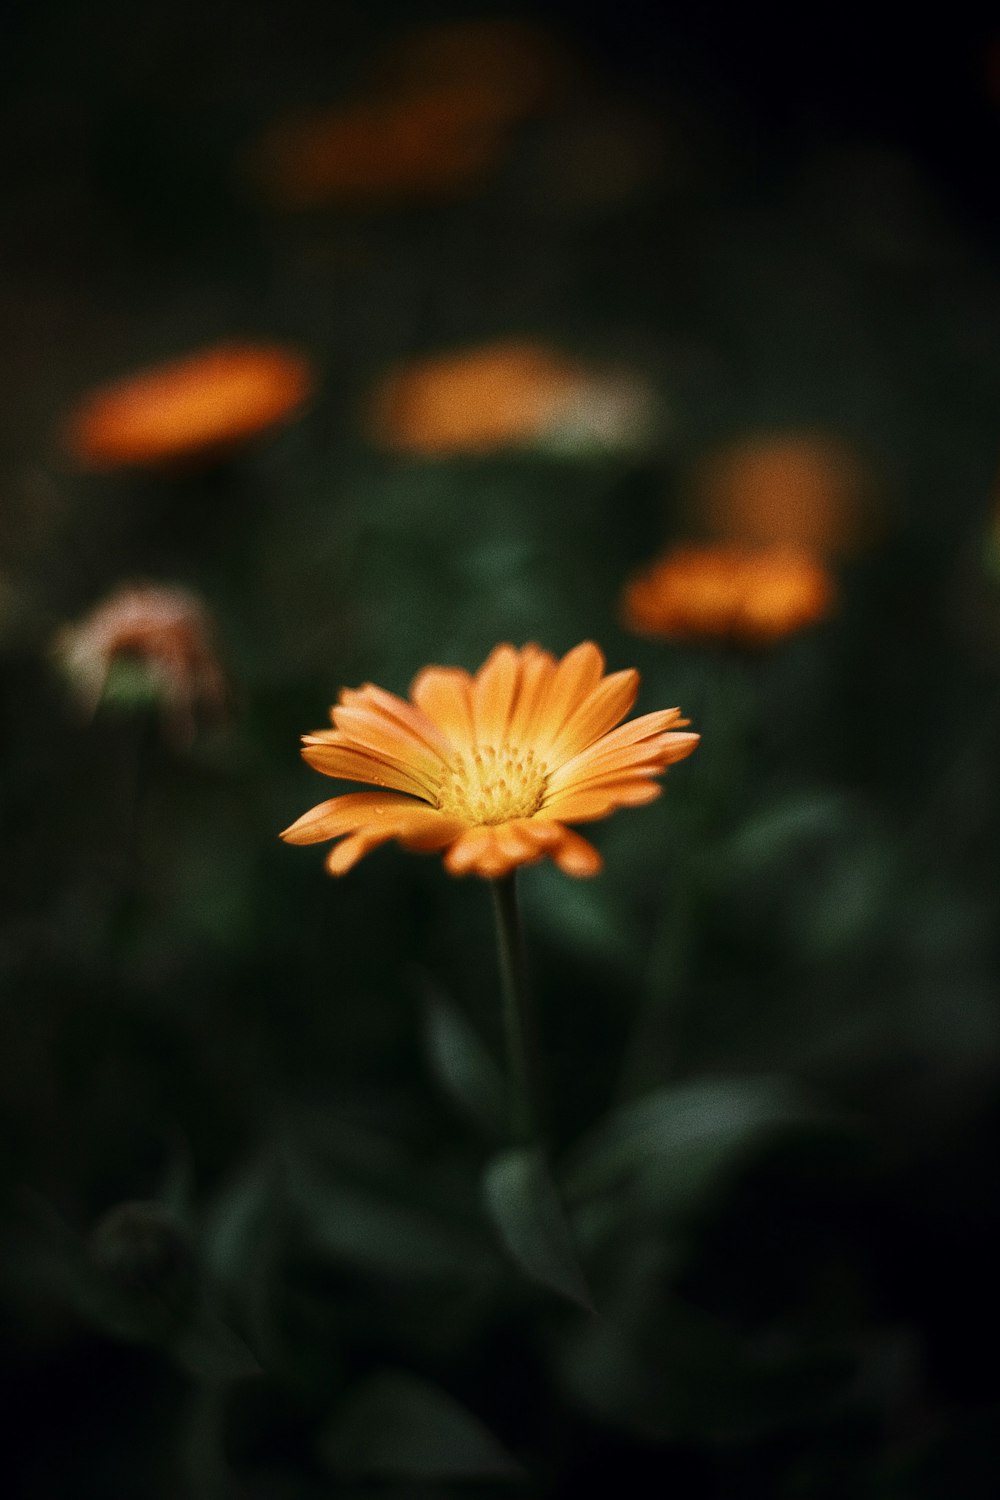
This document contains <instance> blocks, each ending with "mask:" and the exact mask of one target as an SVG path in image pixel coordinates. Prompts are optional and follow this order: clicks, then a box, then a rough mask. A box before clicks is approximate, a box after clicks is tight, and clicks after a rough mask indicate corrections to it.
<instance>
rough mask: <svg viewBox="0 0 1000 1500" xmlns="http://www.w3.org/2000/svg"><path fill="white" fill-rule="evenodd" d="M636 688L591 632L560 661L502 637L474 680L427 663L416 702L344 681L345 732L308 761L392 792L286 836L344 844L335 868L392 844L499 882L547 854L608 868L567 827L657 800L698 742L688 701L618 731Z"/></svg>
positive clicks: (313, 745) (632, 675)
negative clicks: (667, 775)
mask: <svg viewBox="0 0 1000 1500" xmlns="http://www.w3.org/2000/svg"><path fill="white" fill-rule="evenodd" d="M638 688H639V674H638V673H637V672H635V671H632V670H628V671H624V672H614V673H612V674H611V675H610V676H605V675H604V657H603V655H602V654H601V652H600V651H599V650H598V648H597V646H595V645H594V644H593V642H591V641H584V642H583V644H582V645H580V646H577V647H575V648H574V650H572V651H570V652H569V653H568V655H566V656H564V657H563V658H562V659H561V660H557V659H556V658H555V657H554V656H552V655H551V654H550V653H549V652H548V651H543V650H542V649H541V648H540V647H538V646H535V645H528V646H525V647H524V648H523V649H522V650H520V651H519V650H516V649H515V648H514V647H513V646H509V645H501V646H497V647H495V648H494V650H493V651H492V652H491V654H490V656H489V657H488V658H487V660H486V661H485V663H484V664H483V666H481V667H480V669H479V671H478V672H476V673H475V674H474V675H472V676H470V674H469V673H468V672H465V671H462V670H461V669H460V668H458V667H425V668H424V669H423V671H421V672H419V673H418V674H417V676H416V678H415V679H414V681H413V684H412V686H411V688H410V697H409V701H407V700H405V699H402V698H397V697H395V696H394V695H393V694H392V693H387V692H385V691H384V690H383V689H382V688H378V687H374V686H373V685H372V684H370V683H369V684H366V685H365V686H364V687H361V688H359V689H357V690H356V691H352V690H350V689H346V688H345V689H344V690H343V691H342V692H341V695H340V699H339V702H338V703H337V704H336V706H335V707H334V708H332V709H331V710H330V715H331V718H332V721H333V724H334V728H333V729H324V730H318V731H317V732H316V733H315V734H308V735H305V736H304V737H303V744H304V746H305V748H304V750H303V751H302V755H303V758H304V759H305V760H306V761H307V762H308V763H309V765H311V766H313V767H314V769H315V770H317V771H322V772H323V774H324V775H326V776H335V777H339V778H342V779H344V780H346V781H363V782H369V783H372V784H374V785H375V786H378V787H380V788H391V789H392V790H391V791H386V790H380V791H377V792H352V793H348V794H347V795H346V796H343V797H334V798H332V799H331V800H330V801H328V802H321V803H320V804H319V806H318V807H314V808H313V809H312V810H311V811H310V812H307V813H306V814H305V815H304V816H303V817H301V818H299V819H298V821H297V822H296V823H293V824H292V826H291V827H290V828H287V829H286V830H285V832H284V833H283V834H282V835H281V836H282V838H283V839H286V840H287V841H288V842H289V843H291V844H314V843H319V842H321V841H322V840H324V839H339V840H340V842H338V843H336V844H334V846H333V848H332V849H331V850H330V853H329V854H328V855H327V859H326V868H327V870H328V871H329V872H330V874H332V875H342V874H344V873H345V871H347V870H349V869H350V868H351V867H352V865H354V864H356V862H357V861H358V860H359V859H360V858H361V857H362V855H365V854H367V853H368V852H369V850H371V849H375V848H377V847H378V845H379V844H383V843H385V842H386V841H387V840H390V839H396V840H397V841H398V842H399V843H401V844H402V845H404V847H406V848H408V849H415V850H437V849H445V850H446V851H447V852H446V854H445V857H444V862H445V866H446V868H447V869H448V871H449V872H450V873H451V874H452V875H467V874H475V875H481V876H483V877H484V878H488V879H495V878H497V877H499V876H501V875H506V874H508V873H509V872H510V871H512V870H514V869H515V868H516V867H517V866H518V865H525V864H535V863H536V862H537V861H538V860H540V859H542V858H544V857H545V856H546V855H547V856H549V857H550V858H551V859H553V860H554V861H555V863H556V864H557V865H558V866H559V868H560V869H561V870H563V871H564V872H565V873H566V874H567V875H579V876H585V875H596V873H597V871H598V870H599V869H600V867H601V857H600V855H599V854H598V852H597V850H596V849H595V848H594V847H593V846H592V845H591V844H589V843H588V842H587V841H586V840H585V839H583V838H581V837H580V835H579V834H578V833H574V832H573V831H572V830H571V829H570V828H568V827H567V826H566V824H567V823H585V822H591V821H593V820H595V819H598V818H604V817H607V816H608V814H609V813H611V812H614V810H615V809H616V808H618V807H636V806H639V805H640V804H642V803H645V802H651V801H653V799H654V798H656V797H658V796H659V794H660V787H659V786H658V785H657V783H656V781H655V780H654V778H655V777H657V776H660V775H661V774H662V773H663V772H664V771H665V770H666V768H667V767H668V766H669V765H671V764H672V763H673V762H674V761H678V760H683V759H684V758H685V756H687V755H690V754H691V752H692V750H693V749H694V748H695V746H696V745H697V743H698V739H699V736H698V735H697V734H687V733H684V732H682V726H684V725H686V724H687V722H688V721H687V720H686V719H683V718H682V717H681V712H680V709H677V708H668V709H663V710H661V711H660V712H659V713H651V714H645V715H644V716H643V717H641V718H638V719H633V720H632V721H631V722H630V723H628V724H621V725H620V727H619V728H615V726H616V725H619V724H620V721H621V719H622V718H623V717H624V716H625V714H627V713H628V711H629V709H630V708H631V707H632V704H633V703H634V702H635V697H636V693H637V692H638ZM394 793H402V794H403V795H394Z"/></svg>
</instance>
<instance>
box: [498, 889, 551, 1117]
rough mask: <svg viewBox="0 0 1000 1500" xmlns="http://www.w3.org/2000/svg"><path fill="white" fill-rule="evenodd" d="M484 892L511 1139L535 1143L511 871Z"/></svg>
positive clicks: (535, 1069) (527, 998)
mask: <svg viewBox="0 0 1000 1500" xmlns="http://www.w3.org/2000/svg"><path fill="white" fill-rule="evenodd" d="M490 892H491V894H492V897H493V915H494V917H495V919H496V932H497V950H498V953H499V957H500V982H501V987H502V992H503V1024H504V1035H505V1039H506V1044H507V1064H508V1073H509V1087H510V1134H511V1142H512V1144H513V1145H516V1146H528V1145H536V1144H540V1142H541V1138H542V1133H543V1130H542V1126H543V1121H542V1110H541V1089H540V1066H539V1049H538V1035H537V1028H536V1023H535V1014H534V1010H533V1008H532V1004H531V994H530V991H529V988H528V975H527V967H526V965H525V959H524V941H523V937H522V933H521V917H520V911H519V908H518V900H517V886H516V875H515V874H514V872H513V871H512V872H511V873H510V874H509V875H503V876H501V877H500V878H499V879H497V880H491V881H490Z"/></svg>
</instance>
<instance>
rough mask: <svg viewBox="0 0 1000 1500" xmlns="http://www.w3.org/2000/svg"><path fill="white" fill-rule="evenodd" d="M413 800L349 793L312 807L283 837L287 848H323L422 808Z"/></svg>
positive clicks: (365, 793) (375, 793) (372, 793)
mask: <svg viewBox="0 0 1000 1500" xmlns="http://www.w3.org/2000/svg"><path fill="white" fill-rule="evenodd" d="M420 806H421V804H420V803H417V802H413V801H412V800H411V799H410V798H409V797H393V796H386V795H385V794H384V793H383V792H347V793H346V794H345V795H344V796H343V797H331V798H329V799H328V800H327V801H326V802H320V803H319V804H318V805H317V806H316V807H311V808H310V809H309V811H308V812H306V813H303V814H302V816H301V818H297V819H296V820H295V822H294V823H292V824H291V826H290V827H288V828H286V829H285V830H284V832H283V833H282V834H281V837H282V838H283V839H284V840H285V843H286V844H319V843H322V842H323V840H324V839H335V838H338V837H339V836H340V834H342V833H350V832H352V831H353V830H354V829H355V828H360V827H361V826H362V825H363V824H364V823H367V822H369V821H374V820H377V819H381V818H385V817H387V816H389V815H391V814H392V813H396V812H401V811H403V810H404V809H409V808H419V807H420Z"/></svg>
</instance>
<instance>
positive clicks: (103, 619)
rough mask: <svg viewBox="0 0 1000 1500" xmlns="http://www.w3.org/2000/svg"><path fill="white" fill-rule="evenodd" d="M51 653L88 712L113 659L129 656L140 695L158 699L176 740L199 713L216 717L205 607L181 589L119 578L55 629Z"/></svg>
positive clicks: (215, 674) (220, 682)
mask: <svg viewBox="0 0 1000 1500" xmlns="http://www.w3.org/2000/svg"><path fill="white" fill-rule="evenodd" d="M56 654H57V656H58V658H59V660H60V662H61V663H62V665H63V667H64V669H65V671H66V672H67V674H68V676H69V678H70V680H71V682H72V684H73V687H74V689H75V691H76V693H77V695H78V697H79V698H80V700H81V702H82V703H83V705H84V707H85V708H86V709H87V710H88V712H90V713H93V712H94V711H95V710H96V708H97V706H98V704H99V703H100V700H101V697H102V696H103V694H104V692H105V689H106V687H107V685H108V678H109V675H110V673H111V670H112V668H113V667H114V666H115V664H116V663H120V662H123V661H131V662H134V663H136V664H137V665H138V666H140V667H141V668H142V670H143V675H144V681H145V691H146V696H147V697H152V698H154V699H156V700H158V702H159V704H160V708H161V711H162V713H163V716H164V720H165V722H166V724H167V727H168V729H169V731H170V733H171V736H172V737H173V738H174V739H176V740H177V741H178V742H180V743H182V744H185V743H188V742H190V740H191V739H192V738H193V736H194V732H195V727H196V724H197V721H198V719H199V717H202V716H203V717H205V718H207V719H208V720H212V719H218V718H219V716H220V715H221V714H222V712H223V710H224V708H225V705H226V702H227V699H228V689H227V686H226V680H225V677H224V675H223V671H222V667H221V665H220V663H219V658H218V655H217V652H216V648H215V642H214V639H213V632H212V628H211V623H210V621H209V618H208V614H207V611H206V610H205V607H204V605H203V604H202V603H201V601H200V600H199V599H198V598H197V597H196V596H195V595H194V594H190V593H188V592H187V590H185V589H181V588H174V587H166V586H163V585H160V584H143V583H137V584H127V585H126V586H124V587H123V588H120V589H119V590H118V591H117V592H116V593H114V594H112V595H111V597H110V598H109V599H106V600H105V601H104V602H103V603H102V604H99V605H98V606H97V608H96V609H94V610H92V611H91V613H90V614H89V615H87V616H86V617H85V618H84V619H83V620H81V621H79V622H78V623H77V624H76V625H71V626H68V627H67V628H66V629H65V630H63V631H62V632H61V633H60V635H59V637H58V639H57V641H56Z"/></svg>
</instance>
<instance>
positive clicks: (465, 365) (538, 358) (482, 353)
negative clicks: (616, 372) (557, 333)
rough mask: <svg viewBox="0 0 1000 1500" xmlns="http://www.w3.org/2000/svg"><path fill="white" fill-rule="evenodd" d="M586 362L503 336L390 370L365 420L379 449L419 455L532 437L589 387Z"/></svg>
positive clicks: (485, 448) (502, 444) (477, 448)
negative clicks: (509, 340)
mask: <svg viewBox="0 0 1000 1500" xmlns="http://www.w3.org/2000/svg"><path fill="white" fill-rule="evenodd" d="M588 381H589V377H588V374H587V372H586V371H585V370H584V369H583V367H582V366H580V365H579V364H577V363H576V362H575V361H574V360H571V359H567V358H566V356H565V355H562V354H559V353H557V352H555V351H554V350H551V349H548V348H546V347H545V346H544V345H541V344H532V343H518V342H501V343H495V344H485V345H483V346H482V347H481V348H478V349H468V350H463V351H461V352H459V353H452V354H435V355H431V356H429V357H428V358H426V359H420V360H415V361H413V362H412V363H411V364H407V365H402V366H400V367H398V368H397V369H395V370H390V371H389V373H388V374H387V375H386V376H385V378H384V379H383V380H382V382H381V384H380V385H379V386H378V388H377V389H376V391H375V394H374V397H373V398H372V401H371V404H370V407H369V411H368V417H367V426H368V430H369V433H370V435H371V437H372V439H373V440H374V441H375V442H376V443H379V444H380V445H381V446H382V447H385V448H388V449H390V450H392V451H395V452H399V453H409V454H414V455H416V456H417V457H420V458H434V457H440V456H445V455H447V454H451V453H477V452H487V451H489V450H490V449H492V448H501V447H506V446H511V445H516V444H519V443H526V442H530V441H532V440H533V439H535V438H537V437H539V436H540V435H541V434H543V433H544V432H545V431H546V429H548V428H550V427H551V426H552V425H553V424H554V423H556V422H557V421H558V419H559V417H560V416H562V415H568V414H569V413H570V412H571V411H572V409H573V407H574V404H575V403H576V402H577V400H578V398H579V394H580V392H581V390H582V389H586V388H587V386H588Z"/></svg>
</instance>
